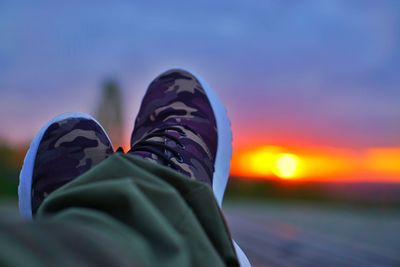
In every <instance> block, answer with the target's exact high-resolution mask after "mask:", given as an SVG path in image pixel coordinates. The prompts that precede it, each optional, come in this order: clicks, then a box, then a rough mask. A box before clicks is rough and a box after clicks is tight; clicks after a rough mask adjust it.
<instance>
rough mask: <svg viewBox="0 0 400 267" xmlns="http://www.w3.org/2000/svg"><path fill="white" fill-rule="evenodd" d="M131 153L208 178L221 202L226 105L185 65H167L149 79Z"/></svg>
mask: <svg viewBox="0 0 400 267" xmlns="http://www.w3.org/2000/svg"><path fill="white" fill-rule="evenodd" d="M129 154H131V155H136V156H139V157H142V158H145V159H148V160H151V161H154V162H156V163H159V164H162V165H166V166H168V167H170V168H172V169H174V170H176V171H178V172H180V173H182V174H184V175H187V176H189V177H190V178H192V179H196V180H198V181H202V182H205V183H207V184H209V185H210V186H212V188H213V191H214V195H215V197H216V199H217V202H218V203H219V204H220V205H221V203H222V198H223V195H224V192H225V187H226V184H227V181H228V176H229V167H230V159H231V154H232V132H231V128H230V122H229V119H228V116H227V114H226V111H225V108H224V106H223V105H222V103H221V102H220V100H219V99H218V97H217V95H216V94H215V92H214V91H213V90H212V89H211V88H210V87H209V86H208V85H207V84H206V83H205V82H204V81H203V80H202V79H200V78H199V77H195V76H194V75H193V74H191V73H189V72H187V71H184V70H179V69H173V70H169V71H167V72H165V73H163V74H161V75H160V76H158V77H157V78H156V79H155V80H154V81H153V82H152V83H151V84H150V85H149V88H148V90H147V92H146V94H145V96H144V98H143V100H142V104H141V107H140V110H139V114H138V116H137V118H136V121H135V127H134V129H133V132H132V136H131V150H130V151H129Z"/></svg>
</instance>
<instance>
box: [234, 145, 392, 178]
mask: <svg viewBox="0 0 400 267" xmlns="http://www.w3.org/2000/svg"><path fill="white" fill-rule="evenodd" d="M231 166H232V168H231V174H232V175H234V176H240V177H246V178H253V179H265V178H270V177H277V178H280V179H285V180H303V181H363V182H400V148H371V149H365V150H351V149H338V148H326V147H324V148H321V147H320V148H295V149H294V148H285V147H282V146H259V147H256V148H252V149H242V150H235V153H234V156H233V158H232V163H231Z"/></svg>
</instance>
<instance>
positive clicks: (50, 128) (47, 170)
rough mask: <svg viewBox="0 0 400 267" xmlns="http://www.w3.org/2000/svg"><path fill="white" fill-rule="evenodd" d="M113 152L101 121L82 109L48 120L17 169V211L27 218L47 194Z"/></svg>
mask: <svg viewBox="0 0 400 267" xmlns="http://www.w3.org/2000/svg"><path fill="white" fill-rule="evenodd" d="M112 154H113V148H112V144H111V141H110V139H109V138H108V136H107V134H106V133H105V131H104V129H103V128H102V127H101V126H100V124H99V123H98V122H97V121H96V120H95V119H93V118H92V117H91V116H89V115H87V114H84V113H65V114H62V115H59V116H57V117H56V118H54V119H53V120H51V121H49V122H48V123H47V124H46V125H45V126H43V127H42V129H41V130H40V131H39V133H38V134H37V135H36V137H35V138H34V139H33V141H32V143H31V145H30V147H29V150H28V152H27V154H26V156H25V160H24V164H23V166H22V169H21V173H20V180H19V186H18V198H19V209H20V213H21V215H22V216H23V217H24V218H27V219H30V218H32V216H34V214H35V213H36V211H37V209H38V208H39V206H40V204H41V203H42V202H43V200H44V199H45V198H46V196H47V195H48V194H50V193H51V192H53V191H54V190H56V189H58V188H59V187H61V186H62V185H64V184H66V183H68V182H69V181H71V180H73V179H74V178H76V177H78V176H79V175H81V174H83V173H84V172H86V171H87V170H89V169H90V168H92V167H93V166H94V165H96V164H98V163H99V162H101V161H102V160H104V159H105V158H107V157H108V156H110V155H112Z"/></svg>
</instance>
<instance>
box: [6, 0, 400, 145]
mask: <svg viewBox="0 0 400 267" xmlns="http://www.w3.org/2000/svg"><path fill="white" fill-rule="evenodd" d="M172 67H183V68H187V69H189V70H192V71H194V72H195V73H197V74H200V75H201V76H202V77H203V78H204V79H206V80H207V81H208V83H209V84H210V85H211V86H212V87H213V88H214V89H215V90H216V91H217V92H218V94H219V95H220V97H221V99H222V101H223V102H224V103H225V104H226V106H227V110H228V113H229V115H230V117H231V120H232V127H233V131H234V147H235V151H239V150H240V149H242V148H243V149H244V148H247V147H255V146H256V147H257V146H262V145H278V146H286V147H301V148H304V147H324V148H329V149H331V148H338V149H350V150H352V151H355V152H357V151H366V150H369V149H373V148H379V149H381V148H393V147H400V105H399V99H400V75H399V69H400V1H397V0H392V1H387V0H382V1H369V0H363V1H361V0H359V1H355V0H350V1H348V0H342V1H340V0H337V1H330V0H321V1H294V0H293V1H291V0H285V1H255V0H249V1H235V0H233V1H232V0H231V1H211V0H207V1H195V2H194V1H191V2H188V1H177V0H171V1H105V0H104V1H103V0H102V1H75V0H72V1H50V0H44V1H7V0H6V1H5V0H0V114H1V116H0V120H1V121H0V123H1V127H0V137H1V139H3V140H5V141H6V142H10V143H12V144H21V143H26V142H29V140H30V139H31V138H32V137H33V136H34V134H35V132H36V131H37V130H38V129H39V128H40V126H41V125H42V124H43V123H44V122H45V121H47V120H48V119H50V118H51V117H54V116H55V115H57V114H59V113H63V112H66V111H83V112H88V113H92V114H93V112H94V111H95V110H96V105H97V104H98V102H99V97H100V90H99V89H100V86H101V84H102V82H103V81H104V79H107V78H110V77H111V78H114V79H116V80H117V81H118V82H119V84H120V85H121V88H122V90H123V95H124V99H123V100H124V105H125V111H124V115H125V122H126V130H125V133H126V136H127V137H128V136H129V134H130V133H129V132H130V129H131V128H132V127H133V122H134V118H135V115H136V113H137V110H138V108H139V104H140V99H141V97H142V96H143V94H144V92H145V90H146V87H147V85H148V84H149V83H150V82H151V80H152V79H153V78H155V77H156V76H157V75H158V74H159V73H161V72H162V71H164V70H167V69H169V68H172ZM126 142H127V141H126Z"/></svg>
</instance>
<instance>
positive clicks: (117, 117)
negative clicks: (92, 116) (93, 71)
mask: <svg viewBox="0 0 400 267" xmlns="http://www.w3.org/2000/svg"><path fill="white" fill-rule="evenodd" d="M96 115H97V119H98V120H99V122H100V123H101V125H102V126H103V127H104V129H105V130H106V131H107V134H108V135H109V137H110V138H111V140H112V142H113V144H114V146H119V145H122V138H123V136H122V135H123V134H122V132H123V115H122V93H121V90H120V87H119V85H118V83H117V82H116V81H115V80H106V81H105V82H104V84H103V86H102V92H101V98H100V102H99V106H98V108H97V114H96Z"/></svg>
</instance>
